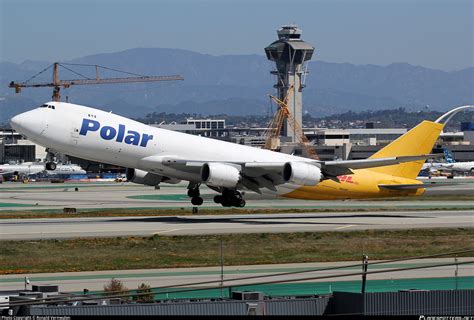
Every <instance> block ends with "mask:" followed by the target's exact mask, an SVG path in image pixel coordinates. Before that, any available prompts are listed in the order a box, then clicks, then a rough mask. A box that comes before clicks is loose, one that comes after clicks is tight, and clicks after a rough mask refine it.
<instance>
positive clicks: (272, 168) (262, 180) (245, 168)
mask: <svg viewBox="0 0 474 320" xmlns="http://www.w3.org/2000/svg"><path fill="white" fill-rule="evenodd" d="M438 156H442V154H441V155H437V154H426V155H419V156H400V157H389V158H379V159H364V160H346V161H317V160H314V161H308V159H302V160H304V162H306V163H309V164H313V165H314V166H316V167H319V168H320V169H321V173H322V174H323V175H324V177H325V178H327V179H333V180H337V176H339V175H347V174H352V173H353V171H352V170H353V169H365V168H374V167H381V166H389V165H394V164H399V163H404V162H412V161H419V160H426V159H428V158H434V157H438ZM140 162H141V163H143V164H145V165H146V166H147V167H153V166H154V165H156V164H161V165H166V166H170V167H172V168H174V169H176V170H179V171H183V172H188V173H193V174H199V173H200V171H201V168H202V166H203V165H204V164H206V163H210V162H219V163H224V164H228V165H232V166H236V167H238V168H239V170H240V172H241V175H242V178H243V179H242V184H243V185H244V186H245V187H247V188H249V189H250V190H253V191H255V192H258V193H260V190H259V189H260V188H268V189H270V190H273V191H275V190H276V188H275V186H277V185H280V184H283V183H285V181H284V179H283V174H282V173H283V169H284V167H285V164H286V163H288V162H234V161H202V160H191V159H182V158H179V157H175V156H150V157H146V158H143V159H142V160H141V161H140ZM296 162H297V161H296ZM302 162H303V161H302Z"/></svg>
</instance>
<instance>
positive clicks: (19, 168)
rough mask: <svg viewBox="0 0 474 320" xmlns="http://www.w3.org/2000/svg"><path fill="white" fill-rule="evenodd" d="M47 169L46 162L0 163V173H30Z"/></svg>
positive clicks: (6, 174)
mask: <svg viewBox="0 0 474 320" xmlns="http://www.w3.org/2000/svg"><path fill="white" fill-rule="evenodd" d="M44 170H45V166H44V164H38V163H22V164H2V165H0V175H5V176H8V175H14V174H18V175H30V174H36V173H39V172H42V171H44Z"/></svg>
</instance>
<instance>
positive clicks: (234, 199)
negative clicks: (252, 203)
mask: <svg viewBox="0 0 474 320" xmlns="http://www.w3.org/2000/svg"><path fill="white" fill-rule="evenodd" d="M214 202H215V203H220V204H221V205H222V206H223V207H239V208H243V207H245V200H244V199H243V198H242V194H241V193H240V192H239V191H237V190H228V189H225V190H224V191H223V192H222V195H217V196H215V197H214Z"/></svg>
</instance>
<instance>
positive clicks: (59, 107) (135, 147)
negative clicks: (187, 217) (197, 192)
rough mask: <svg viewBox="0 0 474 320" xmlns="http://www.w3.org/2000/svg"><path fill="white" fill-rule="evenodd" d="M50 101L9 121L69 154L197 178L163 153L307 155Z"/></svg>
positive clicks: (265, 158) (264, 158)
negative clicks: (167, 161) (174, 165)
mask: <svg viewBox="0 0 474 320" xmlns="http://www.w3.org/2000/svg"><path fill="white" fill-rule="evenodd" d="M48 105H53V106H54V107H55V108H54V109H53V108H45V107H40V108H37V109H34V110H32V111H29V112H26V113H23V114H20V115H18V116H16V117H14V118H13V119H12V126H13V127H14V128H15V129H17V131H19V132H21V133H22V134H25V135H26V136H27V137H28V138H29V139H30V140H32V141H34V142H36V143H38V144H40V145H42V146H44V147H47V148H51V149H53V150H56V151H59V152H62V153H65V154H68V155H72V156H76V157H79V158H83V159H88V160H93V161H98V162H104V163H110V164H114V165H118V166H122V167H128V168H137V169H141V170H144V171H148V172H154V173H156V174H159V175H163V176H168V177H172V178H176V179H182V180H187V181H195V182H200V181H201V177H200V175H199V174H196V173H189V172H185V171H181V170H176V169H174V168H172V167H170V166H166V165H163V164H161V163H160V162H161V161H160V158H161V157H173V158H175V159H187V160H195V161H223V162H228V161H232V162H234V163H235V162H242V163H249V162H256V161H258V162H287V161H292V160H293V161H295V160H296V161H311V160H310V159H304V158H300V157H296V156H292V155H287V154H282V153H278V152H273V151H269V150H263V149H258V148H254V147H249V146H244V145H239V144H235V143H230V142H225V141H219V140H215V139H211V138H205V137H200V136H194V135H190V134H185V133H180V132H175V131H170V130H165V129H161V128H156V127H151V126H148V125H145V124H143V123H140V122H137V121H134V120H131V119H128V118H125V117H121V116H119V115H115V114H113V113H108V112H104V111H101V110H97V109H93V108H89V107H85V106H80V105H74V104H70V103H61V102H50V103H48ZM147 159H149V160H150V161H147ZM282 187H283V189H288V188H289V189H293V188H294V187H293V186H292V185H287V186H280V188H282ZM288 191H289V190H287V192H288Z"/></svg>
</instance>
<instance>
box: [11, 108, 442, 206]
mask: <svg viewBox="0 0 474 320" xmlns="http://www.w3.org/2000/svg"><path fill="white" fill-rule="evenodd" d="M11 126H12V127H13V128H14V129H15V130H16V131H18V132H20V133H21V134H23V135H25V136H27V137H28V139H30V140H32V141H34V142H36V143H38V144H40V145H42V146H44V147H46V148H48V150H56V151H58V152H61V153H64V154H68V155H72V156H75V157H79V158H83V159H88V160H91V161H97V162H106V163H110V164H114V165H118V166H122V167H126V168H127V171H126V172H127V178H128V180H129V181H131V182H134V183H139V184H145V185H150V186H156V185H158V184H160V183H161V182H163V183H177V182H179V181H180V180H185V181H188V182H189V185H188V192H187V194H188V196H189V197H190V198H191V203H192V204H193V205H195V206H199V205H202V204H203V198H202V197H200V190H199V187H200V185H201V184H205V185H207V186H208V187H209V188H211V189H213V190H214V191H216V192H218V193H219V194H218V195H216V196H215V197H214V202H215V203H219V204H221V205H222V206H224V207H244V206H245V200H244V198H243V197H242V193H241V191H243V190H252V191H255V192H257V193H260V194H261V193H263V192H265V193H270V194H272V195H275V196H280V197H285V198H296V199H309V200H319V199H364V198H378V197H393V196H412V195H413V196H417V195H421V194H423V193H424V190H425V188H426V187H428V186H432V185H429V184H428V185H427V184H423V183H422V182H420V181H418V180H416V177H417V175H418V173H419V172H420V169H421V167H422V165H423V163H424V162H425V160H426V159H428V158H432V157H435V156H436V155H431V154H429V153H430V152H431V150H432V148H433V145H434V143H435V141H436V140H437V139H438V136H439V134H440V132H441V131H442V129H443V127H444V125H443V124H442V123H437V122H432V121H423V122H421V123H420V124H419V125H417V126H416V127H414V128H413V129H411V130H410V131H408V132H407V133H405V134H404V135H402V136H401V137H399V138H398V139H396V140H395V141H393V142H392V143H390V144H389V145H387V146H385V147H384V148H382V149H381V150H380V151H378V152H377V153H375V154H374V155H372V156H371V157H370V158H368V159H363V160H337V161H319V160H313V159H308V158H302V157H298V156H294V155H288V154H283V153H278V152H274V151H270V150H264V149H258V148H254V147H250V146H245V145H240V144H234V143H230V142H225V141H220V140H215V139H210V138H206V137H200V136H195V135H190V134H185V133H181V132H175V131H170V130H166V129H161V128H156V127H151V126H148V125H145V124H143V123H140V122H137V121H134V120H131V119H128V118H125V117H122V116H119V115H116V114H113V113H112V112H104V111H101V110H98V109H94V108H90V107H86V106H81V105H76V104H71V103H65V102H47V103H45V104H43V105H42V106H40V107H38V108H36V109H33V110H31V111H27V112H24V113H21V114H19V115H17V116H15V117H13V118H12V119H11Z"/></svg>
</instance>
